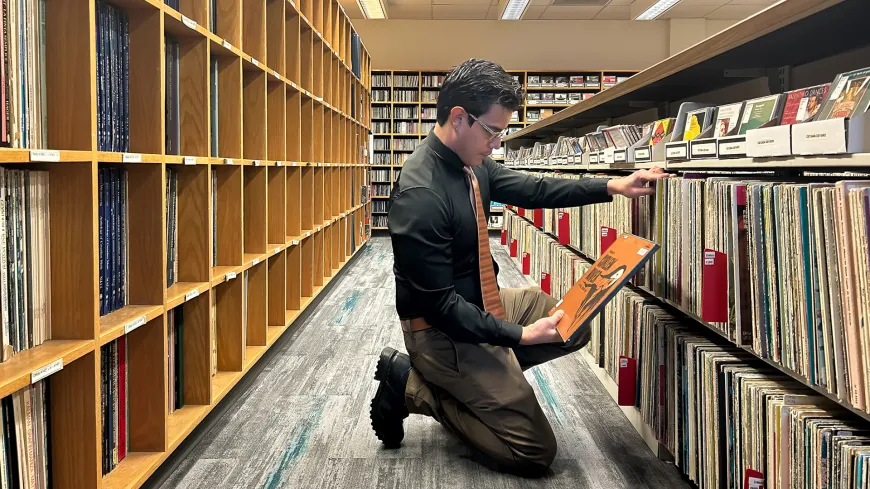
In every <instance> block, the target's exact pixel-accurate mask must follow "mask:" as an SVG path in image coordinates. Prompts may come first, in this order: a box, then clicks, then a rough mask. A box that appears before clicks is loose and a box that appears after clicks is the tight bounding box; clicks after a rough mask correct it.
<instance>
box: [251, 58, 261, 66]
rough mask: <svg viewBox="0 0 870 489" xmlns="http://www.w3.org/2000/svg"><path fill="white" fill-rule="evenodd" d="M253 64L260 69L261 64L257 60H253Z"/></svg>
mask: <svg viewBox="0 0 870 489" xmlns="http://www.w3.org/2000/svg"><path fill="white" fill-rule="evenodd" d="M251 63H254V66H256V67H258V68H259V67H260V62H259V61H257V58H251Z"/></svg>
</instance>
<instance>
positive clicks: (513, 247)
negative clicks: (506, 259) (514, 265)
mask: <svg viewBox="0 0 870 489" xmlns="http://www.w3.org/2000/svg"><path fill="white" fill-rule="evenodd" d="M510 252H511V258H516V257H517V240H515V239H512V240H511V249H510Z"/></svg>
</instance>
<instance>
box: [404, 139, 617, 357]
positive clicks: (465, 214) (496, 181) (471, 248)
mask: <svg viewBox="0 0 870 489" xmlns="http://www.w3.org/2000/svg"><path fill="white" fill-rule="evenodd" d="M463 166H464V164H463V163H462V160H461V159H460V158H459V156H458V155H457V154H456V153H454V152H453V150H451V149H450V148H448V147H447V146H445V145H444V143H442V142H441V140H440V139H438V137H437V136H436V135H435V134H434V133H432V132H430V133H429V135H428V136H427V137H426V139H424V140H423V142H422V144H421V145H420V146H419V147H418V148H417V149H416V150H415V151H414V153H413V154H412V155H411V156H410V157H408V159H407V160H406V161H405V164H404V166H403V168H402V173H401V175H400V177H399V180H398V181H397V182H396V183H395V185H394V187H393V191H392V196H391V198H390V202H391V203H390V210H389V233H390V237H391V239H392V246H393V255H394V260H395V261H394V265H393V272H394V274H395V277H396V310H397V312H398V314H399V317H400V318H401V319H412V318H418V317H422V318H425V319H426V321H427V322H428V323H429V324H431V325H432V326H434V327H436V328H438V329H440V330H441V331H442V332H444V333H445V334H447V335H448V336H449V337H450V338H451V339H453V340H454V341H461V342H469V343H489V344H491V345H499V346H515V345H517V344H519V341H520V338H521V337H522V326H521V325H519V324H514V323H510V322H508V321H504V320H501V319H498V318H496V317H495V316H493V315H492V314H490V313H488V312H486V311H484V310H483V309H484V308H483V298H482V293H481V290H480V271H479V268H478V260H479V259H478V244H477V236H478V234H477V219H476V217H475V210H474V207H472V204H471V200H470V197H469V191H470V182H469V181H468V177H467V175H466V174H465V172H464V171H463ZM473 169H474V173H475V175H476V176H477V180H478V184H479V186H480V196H481V200H482V201H483V208H484V213H485V214H486V217H487V220H489V211H490V198H492V199H494V200H495V201H496V202H501V203H504V204H511V205H516V206H520V207H525V208H529V209H539V208H555V207H575V206H580V205H585V204H594V203H598V202H607V201H610V200H612V197H610V196H609V195H608V193H607V183H606V182H607V181H606V180H605V179H582V180H568V179H559V178H542V177H535V176H531V175H527V174H525V173H521V172H518V171H514V170H511V169H509V168H507V167H504V166H503V165H501V164H498V163H496V162H494V161H492V160H491V159H489V158H486V159H485V160H484V164H483V165H482V166H478V167H474V168H473ZM493 266H494V267H495V272H496V274H498V265H497V264H496V263H495V260H493Z"/></svg>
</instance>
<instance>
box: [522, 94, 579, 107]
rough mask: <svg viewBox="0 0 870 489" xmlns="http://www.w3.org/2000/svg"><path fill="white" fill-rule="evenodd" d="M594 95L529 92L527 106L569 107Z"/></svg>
mask: <svg viewBox="0 0 870 489" xmlns="http://www.w3.org/2000/svg"><path fill="white" fill-rule="evenodd" d="M594 95H595V94H594V93H580V92H571V93H565V92H529V93H527V94H526V104H528V105H541V104H556V105H567V104H576V103H577V102H580V101H582V100H586V99H589V98H592V97H593V96H594Z"/></svg>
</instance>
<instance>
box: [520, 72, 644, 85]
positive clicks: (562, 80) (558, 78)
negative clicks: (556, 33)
mask: <svg viewBox="0 0 870 489" xmlns="http://www.w3.org/2000/svg"><path fill="white" fill-rule="evenodd" d="M605 78H609V77H605ZM620 78H627V77H620ZM620 81H621V80H620ZM613 82H614V83H615V82H616V77H613ZM526 86H527V87H530V88H538V87H544V88H547V87H553V88H579V87H585V88H600V87H601V76H600V75H528V79H527V80H526Z"/></svg>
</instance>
